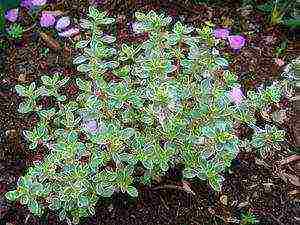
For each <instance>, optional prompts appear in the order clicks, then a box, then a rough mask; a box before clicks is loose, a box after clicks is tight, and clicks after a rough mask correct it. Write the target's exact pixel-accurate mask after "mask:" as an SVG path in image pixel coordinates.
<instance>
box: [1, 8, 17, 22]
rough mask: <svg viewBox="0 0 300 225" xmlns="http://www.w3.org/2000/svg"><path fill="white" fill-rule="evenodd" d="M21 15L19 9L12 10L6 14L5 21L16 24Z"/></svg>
mask: <svg viewBox="0 0 300 225" xmlns="http://www.w3.org/2000/svg"><path fill="white" fill-rule="evenodd" d="M18 15H19V9H10V10H8V11H6V13H5V16H4V17H5V19H7V20H8V21H10V22H16V21H17V19H18Z"/></svg>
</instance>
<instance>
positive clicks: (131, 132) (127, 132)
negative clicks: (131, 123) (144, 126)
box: [121, 127, 135, 139]
mask: <svg viewBox="0 0 300 225" xmlns="http://www.w3.org/2000/svg"><path fill="white" fill-rule="evenodd" d="M134 134H135V129H134V128H131V127H128V128H125V129H124V130H122V131H121V136H122V137H123V138H124V139H128V138H131V137H132V136H133V135H134Z"/></svg>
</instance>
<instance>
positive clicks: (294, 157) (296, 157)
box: [279, 155, 300, 165]
mask: <svg viewBox="0 0 300 225" xmlns="http://www.w3.org/2000/svg"><path fill="white" fill-rule="evenodd" d="M293 161H300V155H291V156H289V157H287V158H285V159H283V160H281V161H279V164H280V165H285V164H288V163H290V162H293Z"/></svg>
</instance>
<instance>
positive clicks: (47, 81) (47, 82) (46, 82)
mask: <svg viewBox="0 0 300 225" xmlns="http://www.w3.org/2000/svg"><path fill="white" fill-rule="evenodd" d="M41 79H42V82H43V84H44V85H45V86H51V85H53V83H52V79H51V78H50V77H48V76H42V77H41Z"/></svg>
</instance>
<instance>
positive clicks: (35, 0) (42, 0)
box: [31, 0, 47, 6]
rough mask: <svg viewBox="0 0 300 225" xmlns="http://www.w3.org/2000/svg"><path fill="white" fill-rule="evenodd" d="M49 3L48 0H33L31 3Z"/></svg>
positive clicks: (37, 4)
mask: <svg viewBox="0 0 300 225" xmlns="http://www.w3.org/2000/svg"><path fill="white" fill-rule="evenodd" d="M46 3H47V0H31V4H32V5H34V6H42V5H45V4H46Z"/></svg>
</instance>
